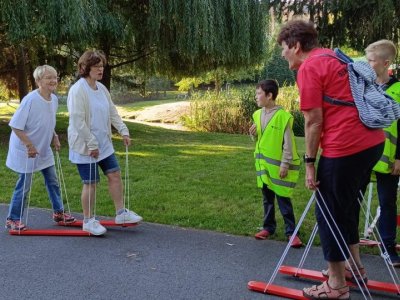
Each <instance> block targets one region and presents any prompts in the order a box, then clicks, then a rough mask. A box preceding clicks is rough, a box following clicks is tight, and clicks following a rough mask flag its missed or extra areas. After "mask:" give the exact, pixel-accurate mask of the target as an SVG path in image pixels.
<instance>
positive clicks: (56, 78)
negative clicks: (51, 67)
mask: <svg viewBox="0 0 400 300" xmlns="http://www.w3.org/2000/svg"><path fill="white" fill-rule="evenodd" d="M42 79H44V80H55V81H59V80H60V77H58V76H45V77H43V78H42Z"/></svg>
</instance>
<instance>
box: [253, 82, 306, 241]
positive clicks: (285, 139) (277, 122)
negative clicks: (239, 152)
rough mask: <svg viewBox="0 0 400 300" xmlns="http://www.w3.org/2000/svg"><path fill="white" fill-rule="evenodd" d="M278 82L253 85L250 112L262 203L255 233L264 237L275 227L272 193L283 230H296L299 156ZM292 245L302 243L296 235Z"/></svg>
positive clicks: (288, 231)
mask: <svg viewBox="0 0 400 300" xmlns="http://www.w3.org/2000/svg"><path fill="white" fill-rule="evenodd" d="M278 90H279V88H278V85H277V83H276V81H274V80H263V81H261V82H260V83H259V84H258V85H257V87H256V101H257V105H258V107H260V108H261V109H259V110H257V111H256V112H255V113H254V114H253V121H254V124H253V125H252V126H251V127H250V129H249V132H250V134H251V135H252V136H257V143H256V149H255V153H254V155H255V160H256V170H257V185H258V187H260V188H261V189H262V195H263V204H264V221H263V229H262V230H261V231H260V232H258V233H257V234H256V235H255V238H256V239H260V240H265V239H267V238H268V237H269V236H270V235H271V234H274V232H275V230H276V220H275V205H274V202H275V197H276V199H277V202H278V205H279V209H280V211H281V214H282V216H283V219H284V222H285V234H286V236H287V237H288V239H290V237H291V236H292V235H293V232H294V230H295V217H294V213H293V206H292V203H291V200H290V198H291V196H292V194H293V188H294V187H295V185H296V183H297V179H298V175H299V169H300V159H299V156H298V154H297V150H296V145H295V140H294V134H293V130H292V124H293V116H292V115H291V114H290V113H288V112H286V111H284V110H283V109H282V107H281V106H278V105H276V103H275V99H276V97H277V96H278ZM291 246H292V247H295V248H297V247H301V246H302V242H301V240H300V239H299V237H298V236H296V237H295V238H294V240H293V242H292V245H291Z"/></svg>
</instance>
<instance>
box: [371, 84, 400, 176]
mask: <svg viewBox="0 0 400 300" xmlns="http://www.w3.org/2000/svg"><path fill="white" fill-rule="evenodd" d="M385 92H386V93H387V94H388V95H390V96H391V97H392V98H393V99H394V100H396V101H397V102H398V103H400V82H396V83H394V84H392V85H391V86H390V87H389V88H388V89H386V91H385ZM384 132H385V137H386V139H385V147H384V149H383V154H382V157H381V158H380V159H379V161H378V162H377V164H376V165H375V166H374V169H373V170H374V171H376V172H379V173H384V174H389V173H391V172H392V168H393V164H394V159H395V156H396V148H397V138H398V132H397V121H396V122H393V124H392V125H390V126H389V127H388V128H384Z"/></svg>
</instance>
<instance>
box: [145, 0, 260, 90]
mask: <svg viewBox="0 0 400 300" xmlns="http://www.w3.org/2000/svg"><path fill="white" fill-rule="evenodd" d="M263 8H264V10H263ZM265 8H266V7H265V6H264V4H263V2H262V1H258V0H242V1H235V0H231V1H228V0H204V1H196V0H170V1H163V0H150V1H149V20H148V27H149V31H150V33H151V34H150V35H149V42H150V43H152V44H154V45H157V55H156V56H155V63H156V66H157V70H158V71H159V72H161V73H164V74H173V75H183V76H196V75H199V74H202V73H204V72H207V71H212V70H215V71H216V74H221V73H224V72H234V71H235V70H239V69H241V68H243V67H250V66H254V65H256V64H259V63H261V60H262V58H263V54H264V51H265V25H266V17H267V15H265V11H266V9H265ZM218 69H220V71H218ZM216 83H217V85H218V78H216Z"/></svg>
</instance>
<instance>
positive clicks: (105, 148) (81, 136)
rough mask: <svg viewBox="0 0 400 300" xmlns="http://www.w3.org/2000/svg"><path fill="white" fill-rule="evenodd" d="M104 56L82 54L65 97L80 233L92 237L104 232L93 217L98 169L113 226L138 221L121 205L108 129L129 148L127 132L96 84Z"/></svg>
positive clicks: (119, 183) (117, 165) (119, 185)
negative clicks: (77, 188) (105, 185)
mask: <svg viewBox="0 0 400 300" xmlns="http://www.w3.org/2000/svg"><path fill="white" fill-rule="evenodd" d="M105 64H106V59H105V56H104V55H103V54H102V53H101V52H99V51H86V52H85V53H84V54H83V55H82V56H81V57H80V58H79V61H78V71H79V75H80V79H79V80H78V81H77V82H76V83H75V84H74V85H73V86H72V87H71V89H70V90H69V93H68V112H69V126H68V143H69V150H70V151H69V159H70V161H71V162H72V163H74V164H76V165H77V168H78V171H79V174H80V176H81V179H82V183H83V188H82V195H81V201H82V209H83V215H84V220H83V227H82V229H83V230H84V231H87V232H90V233H91V234H93V235H102V234H104V233H105V232H106V228H104V227H103V226H102V225H101V224H100V223H99V221H97V220H96V219H95V218H94V217H93V208H94V207H95V205H94V204H95V203H94V201H95V197H94V196H95V186H96V184H97V183H98V182H99V180H100V177H99V172H98V167H99V166H100V168H101V169H102V171H103V173H104V174H105V175H106V176H107V179H108V188H109V193H110V196H111V198H112V199H113V201H114V205H115V210H116V217H115V222H116V223H117V224H123V223H137V222H140V221H141V220H142V217H140V216H139V215H137V214H136V213H135V212H133V211H130V210H127V209H126V208H125V207H124V203H123V186H122V180H121V175H120V167H119V164H118V161H117V158H116V157H115V154H114V152H115V151H114V147H113V144H112V141H111V125H113V126H114V127H115V128H116V129H117V130H118V132H119V134H120V135H121V136H122V138H123V142H124V144H125V146H129V145H130V143H131V142H130V137H129V130H128V128H127V127H126V125H125V124H124V123H123V122H122V120H121V117H120V116H119V115H118V112H117V110H116V108H115V105H114V103H113V102H112V101H111V97H110V93H109V92H108V90H107V88H106V87H105V86H104V85H103V84H101V83H100V82H99V81H98V80H101V79H102V77H103V71H104V66H105Z"/></svg>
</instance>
